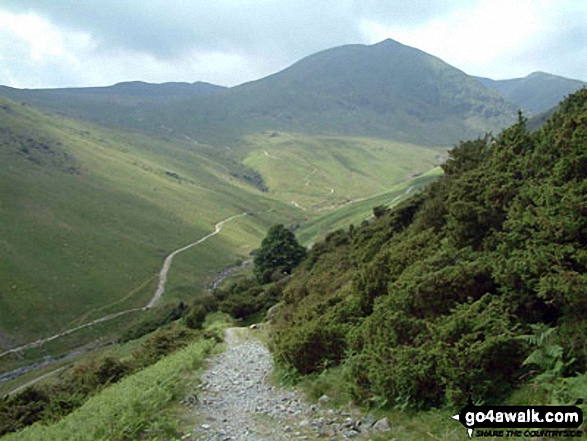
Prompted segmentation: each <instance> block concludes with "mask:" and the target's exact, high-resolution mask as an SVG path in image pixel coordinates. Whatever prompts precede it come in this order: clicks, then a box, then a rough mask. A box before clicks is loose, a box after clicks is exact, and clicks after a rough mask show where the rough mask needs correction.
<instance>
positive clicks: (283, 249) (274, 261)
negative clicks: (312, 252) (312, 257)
mask: <svg viewBox="0 0 587 441" xmlns="http://www.w3.org/2000/svg"><path fill="white" fill-rule="evenodd" d="M304 257H306V249H305V248H304V247H303V246H301V245H300V244H299V243H298V241H297V240H296V237H295V236H294V234H293V233H292V232H291V231H290V230H288V229H287V228H285V227H284V226H283V225H282V224H278V225H274V226H272V227H271V228H270V229H269V231H268V232H267V236H265V238H264V239H263V242H261V248H259V250H258V251H257V254H255V258H254V264H255V268H254V273H255V276H256V277H257V280H259V281H260V282H262V283H267V282H269V281H271V279H272V277H275V273H277V274H279V273H286V274H289V273H291V271H292V269H294V268H295V267H296V266H297V265H298V264H299V263H300V262H301V261H302V260H303V259H304Z"/></svg>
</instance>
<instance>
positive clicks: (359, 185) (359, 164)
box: [244, 132, 446, 214]
mask: <svg viewBox="0 0 587 441" xmlns="http://www.w3.org/2000/svg"><path fill="white" fill-rule="evenodd" d="M246 140H247V142H248V143H249V144H250V145H251V146H253V147H252V149H251V151H250V153H249V154H248V156H247V157H246V158H245V160H244V163H245V164H246V165H247V166H249V167H251V168H253V169H255V170H257V171H258V172H259V173H260V174H261V176H262V177H263V180H264V182H265V185H266V186H267V187H268V188H269V194H270V195H271V196H272V197H275V198H277V199H279V200H281V201H283V202H286V203H288V204H291V205H293V206H295V207H297V208H298V209H299V210H301V211H307V212H315V213H321V214H323V213H326V212H328V211H330V210H333V209H335V208H337V207H340V206H341V205H343V204H346V203H348V202H350V201H354V200H357V199H363V198H368V197H372V196H374V195H376V194H381V193H384V192H387V191H390V190H391V189H393V188H394V187H395V186H396V185H397V184H399V183H400V182H403V181H407V180H409V179H411V178H413V177H414V176H417V175H419V174H421V173H424V172H427V171H429V170H430V169H431V168H432V167H433V166H434V165H436V164H438V163H439V161H440V159H441V156H442V154H443V153H445V150H446V149H441V148H426V147H419V146H415V145H411V144H402V143H397V142H391V141H385V140H379V139H373V138H345V137H310V136H306V135H302V134H292V133H282V132H279V133H276V132H267V133H263V134H259V135H255V136H248V137H247V138H246Z"/></svg>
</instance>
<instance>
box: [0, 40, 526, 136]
mask: <svg viewBox="0 0 587 441" xmlns="http://www.w3.org/2000/svg"><path fill="white" fill-rule="evenodd" d="M155 87H157V88H158V89H156V88H155ZM163 87H166V88H168V89H169V88H171V89H173V91H175V90H177V88H175V87H171V86H169V85H167V86H165V85H159V86H153V87H152V88H149V93H145V94H146V95H147V96H148V97H149V99H145V94H143V93H142V92H141V93H138V92H137V91H138V90H141V91H143V90H144V89H147V88H148V86H145V85H142V86H141V85H140V83H139V84H138V85H137V84H135V83H130V84H128V83H127V84H126V85H117V86H112V87H111V88H104V89H107V91H108V93H104V92H105V90H101V91H99V92H100V93H93V91H92V90H89V91H88V90H87V89H86V92H83V93H80V92H79V91H77V90H72V89H61V90H52V91H46V90H39V91H35V90H17V89H10V88H2V89H1V90H0V93H1V94H4V95H8V96H10V97H12V98H15V99H19V100H26V101H30V102H31V103H34V104H36V105H39V106H42V107H45V108H48V109H50V110H53V111H58V112H63V113H66V114H68V115H70V116H76V117H80V116H81V117H83V118H86V119H90V120H93V121H98V122H100V123H105V124H108V125H115V126H123V127H127V128H129V127H131V128H135V129H141V130H146V131H149V132H155V133H165V134H166V135H171V136H179V137H185V136H189V137H190V138H192V139H195V140H199V141H200V140H201V141H205V142H222V143H226V142H227V141H234V139H235V138H240V137H241V136H243V135H245V134H248V133H254V132H259V131H263V130H281V131H295V132H301V133H305V134H313V135H316V134H322V135H353V136H373V137H380V138H387V139H392V140H396V141H402V142H412V143H416V144H426V145H439V144H441V145H451V144H453V143H455V142H457V141H459V140H461V139H464V138H469V137H472V136H473V137H474V136H477V135H479V134H482V133H484V132H486V131H490V130H497V129H499V128H502V127H503V126H505V125H507V124H508V123H511V122H512V121H513V118H514V117H515V107H514V106H513V105H512V104H511V103H509V102H508V101H507V100H505V99H504V98H503V97H502V96H501V95H500V94H499V93H497V92H495V91H494V90H491V89H488V88H486V87H485V86H483V85H482V84H480V83H479V82H478V81H476V80H475V79H474V78H472V77H470V76H468V75H467V74H465V73H464V72H462V71H460V70H458V69H456V68H454V67H452V66H450V65H448V64H446V63H444V62H443V61H442V60H440V59H438V58H436V57H433V56H431V55H429V54H426V53H425V52H422V51H420V50H418V49H414V48H411V47H408V46H405V45H403V44H400V43H398V42H396V41H393V40H385V41H383V42H381V43H378V44H375V45H371V46H365V45H347V46H341V47H336V48H333V49H329V50H326V51H322V52H319V53H317V54H314V55H311V56H309V57H306V58H304V59H303V60H301V61H299V62H297V63H295V64H294V65H292V66H290V67H289V68H287V69H285V70H283V71H281V72H278V73H276V74H274V75H270V76H268V77H266V78H263V79H260V80H257V81H253V82H250V83H246V84H243V85H241V86H237V87H234V88H231V89H228V90H225V91H220V92H219V93H211V94H204V95H198V96H191V97H190V96H189V95H185V99H183V100H180V99H179V98H178V95H177V94H172V99H169V100H167V101H164V100H163V99H161V100H160V99H157V100H154V99H152V96H153V95H154V94H155V91H156V90H161V89H162V88H163ZM184 87H185V86H184ZM128 89H133V91H134V93H130V94H129V93H126V92H125V91H126V90H128ZM88 92H89V93H88ZM161 95H163V96H165V94H164V93H161V94H159V93H157V96H158V97H159V96H161Z"/></svg>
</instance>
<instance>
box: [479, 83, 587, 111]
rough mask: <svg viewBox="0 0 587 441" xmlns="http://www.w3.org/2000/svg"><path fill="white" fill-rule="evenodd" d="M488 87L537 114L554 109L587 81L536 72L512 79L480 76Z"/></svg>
mask: <svg viewBox="0 0 587 441" xmlns="http://www.w3.org/2000/svg"><path fill="white" fill-rule="evenodd" d="M478 80H479V81H480V82H481V83H482V84H484V85H485V86H487V87H490V88H492V89H495V90H496V91H498V92H500V93H502V94H504V95H505V96H506V97H508V98H509V99H510V101H511V102H513V103H514V104H516V105H517V106H519V107H521V108H522V109H524V110H526V111H530V112H532V114H534V115H536V114H539V113H542V112H546V111H548V110H549V109H552V108H553V107H554V106H556V105H558V103H559V102H560V101H561V100H563V99H564V98H565V97H566V96H567V95H569V94H571V93H573V92H576V91H577V90H579V89H581V88H582V87H585V85H586V84H587V83H585V82H583V81H579V80H572V79H569V78H564V77H560V76H557V75H552V74H549V73H545V72H534V73H531V74H530V75H528V76H527V77H524V78H513V79H510V80H497V81H496V80H491V79H489V78H478Z"/></svg>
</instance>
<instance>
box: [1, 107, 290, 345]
mask: <svg viewBox="0 0 587 441" xmlns="http://www.w3.org/2000/svg"><path fill="white" fill-rule="evenodd" d="M0 140H1V142H0V145H1V149H0V157H1V162H2V164H3V167H2V171H1V172H0V188H2V191H1V192H0V230H1V233H0V237H1V238H2V239H1V240H0V247H1V249H2V253H0V256H1V257H0V290H1V296H0V302H1V307H0V327H1V329H0V336H1V338H0V347H2V348H6V347H10V346H13V345H15V344H16V343H18V342H26V341H29V340H33V339H36V338H38V337H39V336H47V335H51V333H54V332H56V331H58V330H60V329H65V328H67V327H69V326H70V325H72V324H74V323H77V319H78V318H79V317H80V316H84V317H86V318H89V317H93V315H92V314H91V312H92V311H93V310H97V309H100V311H98V315H100V314H103V313H105V312H108V311H110V310H109V309H108V308H107V306H108V305H110V304H112V305H113V309H114V310H121V309H124V308H128V307H133V306H143V305H145V304H146V301H147V299H148V298H149V297H150V296H151V295H152V294H153V278H154V276H155V274H156V273H158V271H159V269H160V267H161V265H162V262H163V259H164V257H165V256H166V255H167V254H168V253H169V252H171V251H172V250H174V249H177V248H179V247H180V246H183V245H186V244H187V243H190V242H194V241H195V240H197V239H198V238H200V237H202V236H204V235H206V234H208V233H210V232H212V231H213V230H214V224H215V223H216V222H218V221H220V220H222V219H224V218H227V217H229V216H231V215H234V214H238V213H242V212H245V211H248V212H251V213H254V214H255V215H254V216H250V217H249V218H247V219H246V220H243V221H240V220H235V226H231V228H230V229H229V228H227V229H226V231H225V232H223V233H221V234H220V235H218V236H215V237H214V238H212V239H211V242H210V243H209V244H206V247H200V249H196V248H194V249H193V250H191V251H190V254H189V255H186V257H185V259H188V260H189V259H190V258H191V261H190V262H188V264H186V265H187V266H186V265H184V264H183V260H182V259H184V257H183V256H182V259H178V262H177V269H178V270H180V271H184V272H185V271H189V275H188V276H186V277H184V278H183V279H182V280H181V281H177V282H176V281H175V280H176V279H175V275H171V274H170V285H169V288H168V289H169V291H170V292H171V293H173V290H174V289H179V287H178V286H176V285H181V286H183V287H184V288H182V289H183V294H182V295H179V294H177V295H175V296H172V298H179V297H182V298H183V299H185V298H189V297H193V295H197V294H198V292H199V291H201V290H202V288H203V287H205V286H206V285H205V283H206V280H208V279H207V276H208V275H211V274H213V273H214V272H216V271H219V270H220V269H222V268H223V267H224V266H226V265H230V264H232V263H233V262H234V260H235V258H237V257H238V256H241V257H244V256H246V255H247V254H248V252H249V251H250V250H251V249H252V248H253V247H255V246H256V244H257V242H258V241H259V240H260V238H262V230H263V229H265V228H267V227H268V226H270V225H271V224H273V223H275V222H277V221H278V220H279V221H284V220H285V221H286V222H289V221H291V220H293V219H295V216H296V214H297V213H296V210H295V209H293V208H290V207H288V206H287V205H285V204H280V203H279V202H278V201H274V200H269V199H267V198H266V197H264V196H263V195H262V193H260V192H259V191H258V190H256V189H255V188H252V187H250V186H248V185H246V184H245V183H243V182H242V181H240V180H238V179H237V178H235V177H234V176H232V175H231V170H230V169H229V168H227V167H226V166H224V165H221V164H218V163H215V162H214V161H212V160H211V159H209V158H208V157H207V156H206V155H205V154H202V152H205V147H202V146H199V147H198V149H196V148H195V146H194V144H193V143H190V142H189V141H185V142H183V143H182V142H175V143H173V144H172V143H169V142H165V141H163V140H159V139H155V138H148V137H145V136H141V135H137V134H129V133H122V132H115V131H110V130H106V129H103V128H99V127H97V126H93V125H89V124H85V123H80V122H76V121H73V120H69V119H65V118H60V117H56V116H53V115H47V114H44V113H42V112H39V111H37V110H35V109H33V108H31V107H30V106H24V105H22V104H20V103H15V102H13V101H9V100H6V99H2V101H1V103H0ZM269 209H271V210H273V211H271V212H269ZM239 225H240V226H242V229H241V228H239ZM207 247H210V248H207ZM200 252H202V254H201V255H200V254H199V253H200ZM201 259H203V260H202V264H195V263H198V262H199V261H200V260H201ZM186 267H188V268H189V269H188V270H186V269H184V268H186ZM186 285H189V287H190V289H189V290H187V289H186V288H185V286H186ZM105 307H106V308H105Z"/></svg>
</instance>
